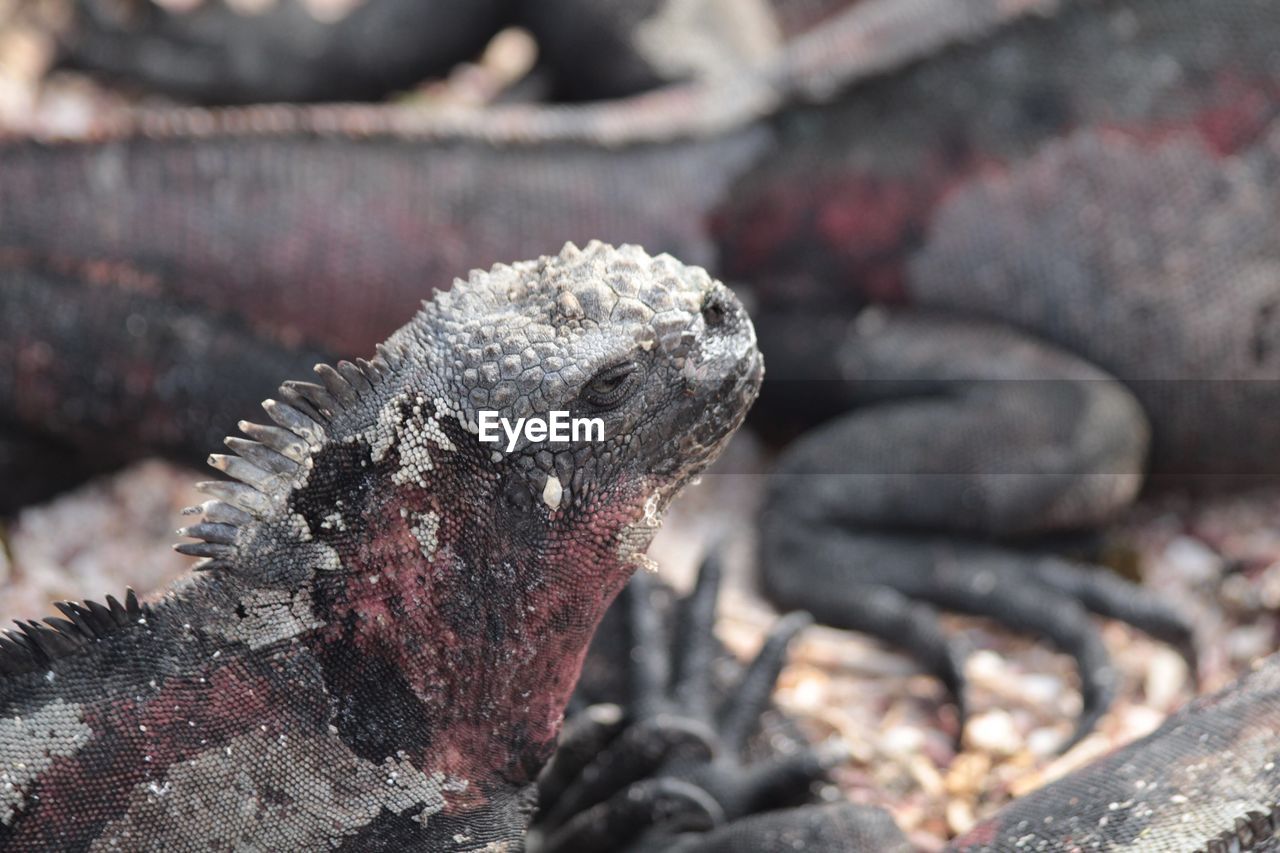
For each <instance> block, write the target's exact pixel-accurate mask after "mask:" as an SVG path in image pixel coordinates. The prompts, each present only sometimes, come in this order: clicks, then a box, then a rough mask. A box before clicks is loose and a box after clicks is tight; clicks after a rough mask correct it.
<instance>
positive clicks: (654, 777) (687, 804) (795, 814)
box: [530, 557, 900, 853]
mask: <svg viewBox="0 0 1280 853" xmlns="http://www.w3.org/2000/svg"><path fill="white" fill-rule="evenodd" d="M719 585H720V567H719V562H718V560H717V559H716V558H715V557H712V558H709V559H708V560H707V561H706V562H705V563H704V564H703V566H702V568H701V571H700V573H699V576H698V581H697V585H696V586H695V588H694V590H693V592H692V593H691V594H690V595H689V596H688V597H687V598H685V599H684V600H682V601H680V602H679V603H678V605H677V606H676V608H675V610H676V615H675V625H674V629H673V631H672V632H671V633H670V634H668V632H667V631H666V630H665V627H664V624H663V621H664V620H663V617H662V614H661V612H660V610H659V608H658V607H657V606H656V604H655V599H657V598H659V597H660V596H661V593H662V590H661V589H655V587H656V586H657V585H656V584H655V583H654V581H653V579H652V577H650V576H647V575H639V576H637V577H635V578H633V579H632V582H631V584H630V586H628V587H627V589H626V591H625V592H624V593H623V596H622V598H621V599H620V600H619V603H618V605H616V606H617V607H620V608H622V610H621V611H617V612H616V613H615V615H618V614H621V615H622V617H623V621H624V622H625V623H626V634H627V639H626V641H625V643H624V646H625V653H623V654H621V655H618V656H617V657H616V658H615V660H621V661H625V665H626V682H627V683H626V684H625V685H623V687H624V692H625V694H626V695H625V698H624V700H623V701H624V705H623V707H619V705H614V704H595V705H591V706H589V707H587V708H585V709H583V710H581V711H579V712H578V713H577V714H575V715H574V716H573V717H572V718H571V719H570V721H569V722H568V723H567V724H566V726H565V730H564V733H563V735H562V737H561V741H560V746H559V749H558V751H557V752H556V755H555V758H554V759H553V760H552V762H551V763H550V764H549V765H548V766H547V769H546V770H545V771H544V773H543V775H542V777H541V779H540V780H539V802H540V808H541V816H540V817H539V818H538V819H537V821H536V822H535V828H534V832H533V836H532V838H533V840H532V841H531V843H530V849H531V850H535V851H539V853H563V851H595V850H601V851H604V850H610V851H612V850H627V851H631V853H639V851H650V850H680V851H689V853H693V851H708V853H710V851H718V850H750V849H752V847H751V846H750V845H747V846H743V845H742V839H743V838H755V837H757V833H765V834H766V835H768V834H769V833H773V834H776V835H779V836H781V835H783V834H786V835H788V837H790V836H791V835H794V834H795V833H797V832H799V833H800V834H801V835H802V836H804V837H805V838H810V836H812V843H813V844H814V845H818V846H809V847H805V848H804V849H806V850H815V851H826V850H831V851H835V850H841V851H845V850H849V849H851V848H850V847H849V839H850V837H853V836H851V835H850V831H852V830H853V829H854V828H855V827H857V826H864V827H865V828H864V829H863V830H861V831H862V832H863V833H864V835H865V836H866V837H868V838H874V839H877V840H878V841H879V843H880V844H881V846H874V845H872V846H868V847H867V848H866V849H885V848H884V847H883V844H884V843H890V844H892V843H897V842H898V840H899V839H900V836H898V835H897V830H896V828H895V827H894V826H893V823H892V820H891V819H889V817H888V816H887V815H886V814H884V813H883V812H881V811H879V810H877V809H867V808H865V807H858V806H853V805H851V804H840V805H832V806H820V807H808V808H789V807H792V806H797V805H799V804H802V803H805V802H806V801H808V800H809V799H811V797H812V786H813V784H814V783H815V782H816V781H818V780H819V779H821V778H822V777H823V776H824V775H825V773H826V770H827V769H828V768H829V767H830V766H831V765H832V764H833V763H834V761H835V760H838V758H839V754H840V751H839V750H837V749H830V748H818V749H814V748H811V747H809V746H807V745H804V744H803V743H800V742H799V741H793V742H792V744H791V747H792V748H791V749H790V750H789V751H787V752H786V753H785V754H775V755H773V756H770V757H767V758H763V759H757V758H756V757H755V755H756V753H758V752H759V750H758V749H754V748H753V746H752V743H751V739H752V736H753V735H754V734H755V733H756V730H757V726H758V724H759V722H760V718H761V715H762V714H764V713H765V712H766V711H767V710H768V708H769V705H770V699H771V696H772V693H773V688H774V684H775V682H776V680H777V677H778V673H779V671H780V670H781V668H782V666H783V663H784V662H785V657H786V651H787V647H788V645H789V644H790V642H791V639H792V638H793V637H794V636H795V635H796V633H797V632H798V631H799V630H800V629H801V628H803V627H805V626H806V625H808V624H809V622H810V619H809V617H808V616H807V615H805V614H802V613H792V614H790V615H788V616H785V617H783V618H782V619H781V620H779V621H778V623H777V625H775V626H774V628H773V630H772V631H771V632H770V634H769V636H768V638H767V639H766V640H765V643H764V646H763V647H762V648H761V650H760V652H759V654H758V655H757V656H756V658H755V660H754V661H752V662H751V663H750V664H749V665H748V666H747V668H746V669H745V670H744V671H743V672H742V673H741V674H740V675H739V676H738V677H737V678H736V679H735V680H734V681H733V683H732V684H731V685H729V686H728V689H727V690H721V689H720V688H719V686H718V685H717V683H716V682H717V679H716V678H715V672H714V671H715V670H716V668H717V664H721V663H724V661H723V660H722V650H721V648H720V646H719V644H718V643H717V641H716V639H715V636H714V634H713V633H712V627H713V625H714V621H715V606H716V598H717V595H718V591H719ZM614 651H615V652H616V651H617V650H614ZM624 708H625V710H624ZM835 827H839V828H840V831H839V832H837V831H835V829H834V828H835ZM744 833H746V834H745V835H744ZM760 837H764V836H760ZM823 838H829V846H821V845H820V844H819V842H820V841H821V839H823ZM831 845H833V846H831ZM775 846H776V845H775ZM758 849H760V850H766V849H774V848H773V847H767V846H766V847H759V848H758ZM852 849H856V848H852Z"/></svg>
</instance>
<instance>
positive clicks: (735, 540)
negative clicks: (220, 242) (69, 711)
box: [0, 435, 1280, 849]
mask: <svg viewBox="0 0 1280 853" xmlns="http://www.w3.org/2000/svg"><path fill="white" fill-rule="evenodd" d="M764 464H765V460H764V459H763V458H762V454H761V453H760V451H759V450H758V449H757V448H756V447H755V445H754V442H753V440H752V438H751V437H750V436H749V435H745V436H742V437H741V438H740V439H737V440H735V441H734V443H733V444H732V445H731V446H730V448H729V451H728V453H727V454H726V457H725V458H724V459H722V460H721V462H720V463H718V464H717V465H716V466H714V467H713V468H712V469H711V470H710V471H709V472H708V473H707V474H706V475H704V477H703V478H702V481H701V482H700V483H699V484H697V485H695V486H694V487H692V488H691V489H690V490H689V491H688V492H687V493H686V494H685V495H684V496H682V497H681V499H680V500H679V501H678V502H677V504H676V505H675V506H674V507H673V508H672V512H671V514H670V516H669V518H668V519H667V522H666V524H665V525H664V528H663V530H662V531H661V532H660V534H659V536H658V538H657V540H656V541H655V543H654V545H653V548H652V549H651V552H650V553H651V555H652V556H653V557H654V558H655V560H656V562H657V564H658V566H659V572H660V573H661V574H662V576H663V577H665V578H667V579H668V580H670V581H671V582H672V583H673V584H675V585H676V586H677V587H680V588H687V587H688V586H689V584H690V583H691V581H692V577H693V573H694V570H695V568H696V565H697V562H698V559H699V556H700V555H701V554H702V553H703V552H704V551H705V550H706V548H707V547H708V545H709V543H711V542H715V541H720V542H724V543H725V547H726V548H727V553H728V556H729V558H730V559H729V568H730V574H729V578H728V582H727V584H726V590H725V594H724V597H723V599H722V601H721V605H720V609H721V616H720V625H719V629H718V630H719V632H720V635H721V637H722V639H723V640H724V641H725V642H726V644H727V645H728V646H729V648H731V649H732V650H733V651H734V652H735V653H736V654H738V655H740V656H742V657H744V658H745V657H748V656H749V655H751V654H752V653H754V651H755V650H756V648H758V646H759V644H760V642H761V639H762V637H763V633H764V631H765V630H767V628H768V626H769V625H770V623H771V622H772V620H773V619H774V618H776V612H775V611H774V610H773V609H772V608H771V607H770V606H769V605H768V604H767V603H766V602H764V601H763V600H762V599H761V598H760V597H759V595H758V594H757V593H756V592H755V590H754V588H753V582H752V568H753V567H752V553H753V549H754V544H755V542H754V530H753V528H752V524H751V519H752V518H753V514H754V510H755V508H756V506H757V505H758V501H759V499H760V494H761V487H762V485H763V482H764V477H763V474H762V473H761V472H762V471H763V469H764ZM199 477H200V475H199V474H198V473H197V472H193V471H188V470H185V469H182V468H177V467H174V466H172V465H168V464H166V463H162V462H155V461H149V462H143V463H139V464H137V465H135V466H133V467H131V468H129V469H127V470H125V471H122V472H120V473H119V474H117V475H114V476H111V477H106V478H103V479H101V480H98V481H96V482H94V483H91V484H87V485H86V486H84V487H83V488H81V489H79V490H77V491H76V492H73V493H70V494H67V495H65V496H63V497H61V498H60V499H58V500H56V501H53V502H52V503H50V504H47V505H45V506H40V507H34V508H30V509H28V510H26V511H24V512H23V513H22V514H21V515H20V516H19V517H18V518H17V519H16V520H15V521H14V523H13V524H12V525H11V526H10V528H9V530H8V531H7V534H8V535H7V545H8V553H7V556H6V557H5V558H4V560H3V562H0V620H3V621H5V622H7V621H8V620H9V619H12V618H16V617H34V616H39V615H47V614H49V613H50V612H51V609H50V607H49V602H50V601H52V600H56V599H64V598H70V599H78V598H83V597H86V596H88V597H96V598H101V597H102V596H103V595H105V594H107V593H115V594H117V595H118V594H119V593H120V592H121V591H122V590H123V589H124V588H125V586H133V587H134V588H135V589H137V590H138V591H139V592H140V593H145V592H148V591H151V590H154V589H156V588H158V587H159V586H162V585H163V584H164V583H165V582H166V581H168V580H169V579H171V578H173V577H175V576H177V575H179V574H181V573H182V572H183V571H185V569H186V566H187V565H188V564H189V560H188V559H187V558H184V557H182V556H180V555H177V554H174V553H173V552H172V550H171V548H170V545H171V544H172V542H174V541H175V536H174V534H173V531H174V529H175V528H176V527H178V526H179V525H180V524H181V523H182V519H181V518H180V516H179V513H180V510H181V508H182V507H184V506H187V505H189V504H192V503H196V502H198V501H199V499H200V495H199V493H198V492H196V491H194V490H193V489H192V487H191V484H192V483H193V482H194V481H195V480H196V479H198V478H199ZM1114 541H1115V543H1116V545H1117V550H1119V551H1120V552H1121V553H1125V554H1126V555H1127V559H1126V562H1128V563H1129V564H1130V565H1131V566H1137V567H1138V568H1139V570H1140V573H1141V576H1142V578H1143V582H1144V583H1145V584H1146V585H1147V586H1149V587H1150V588H1151V589H1153V590H1156V591H1159V592H1160V593H1161V594H1163V595H1166V596H1169V597H1170V598H1172V599H1174V600H1176V601H1178V602H1179V603H1180V604H1181V605H1182V606H1184V607H1186V608H1187V610H1188V611H1189V612H1191V613H1192V614H1194V616H1195V618H1196V623H1197V628H1198V630H1199V633H1200V643H1201V648H1202V650H1203V651H1202V654H1203V661H1202V672H1201V675H1202V681H1203V688H1204V689H1205V690H1212V689H1215V688H1217V687H1220V686H1222V685H1223V684H1225V683H1227V682H1228V681H1230V679H1231V678H1232V677H1233V676H1234V675H1235V674H1237V673H1239V672H1241V671H1242V670H1243V669H1244V668H1245V667H1246V666H1247V665H1248V664H1249V662H1250V661H1252V660H1254V659H1256V658H1257V657H1259V656H1261V655H1263V654H1266V653H1267V652H1269V651H1271V650H1272V649H1274V648H1275V647H1276V645H1277V638H1278V632H1280V620H1277V618H1276V615H1275V614H1276V608H1277V606H1278V605H1280V491H1268V492H1258V493H1254V494H1250V495H1244V496H1236V497H1230V498H1220V499H1214V500H1201V501H1196V502H1191V501H1187V500H1182V499H1177V498H1164V499H1160V500H1155V501H1149V502H1147V503H1145V504H1143V505H1142V506H1140V507H1139V508H1138V509H1136V510H1134V511H1133V512H1132V513H1131V514H1130V516H1129V517H1128V518H1126V519H1125V520H1124V521H1123V522H1122V523H1121V524H1120V525H1119V526H1118V528H1117V530H1116V532H1115V536H1114ZM1098 624H1099V628H1100V629H1101V630H1102V631H1103V636H1104V638H1105V641H1106V644H1107V646H1108V648H1109V649H1110V651H1111V653H1112V655H1113V656H1114V658H1115V661H1116V664H1117V665H1118V667H1119V669H1120V671H1121V673H1122V675H1123V688H1122V696H1121V699H1120V701H1118V702H1117V704H1116V706H1115V708H1114V709H1113V711H1112V713H1110V714H1109V715H1108V716H1107V717H1106V718H1105V719H1104V721H1103V723H1102V725H1101V727H1100V728H1099V730H1098V731H1097V732H1096V733H1095V734H1094V735H1092V736H1090V737H1089V738H1087V739H1085V740H1084V741H1083V742H1082V743H1080V744H1079V745H1078V746H1077V747H1076V748H1074V749H1072V750H1071V751H1070V752H1069V753H1067V754H1066V755H1063V756H1058V755H1057V754H1056V750H1057V747H1058V744H1059V743H1061V741H1062V739H1063V738H1064V737H1065V736H1066V734H1067V733H1068V732H1069V730H1070V727H1071V725H1070V720H1071V719H1072V716H1073V715H1074V714H1075V713H1076V712H1077V711H1078V710H1079V697H1078V694H1077V693H1076V690H1075V684H1076V680H1075V674H1074V671H1073V669H1072V666H1071V662H1070V661H1069V660H1068V659H1066V658H1065V657H1063V656H1062V655H1059V654H1056V653H1054V652H1053V651H1052V650H1051V649H1050V648H1048V647H1046V646H1044V645H1043V644H1040V643H1038V642H1035V641H1034V640H1032V639H1030V638H1027V637H1023V636H1017V635H1013V634H1010V633H1008V632H1006V631H1003V630H1001V629H999V628H998V627H996V626H994V625H992V624H990V623H988V622H986V621H983V620H979V619H970V618H964V617H958V616H956V617H948V625H949V627H950V629H951V630H952V631H953V632H954V633H955V634H956V635H957V636H958V637H961V638H962V639H963V640H964V641H965V642H967V643H968V644H969V646H970V647H971V648H972V649H973V652H972V654H971V656H970V658H969V661H968V666H967V673H968V676H969V678H970V681H971V688H970V703H971V706H972V709H973V712H972V713H973V716H972V720H971V722H970V725H969V727H968V729H967V732H966V742H965V745H964V748H963V749H962V750H961V751H959V752H956V751H955V749H954V747H953V745H952V741H953V737H954V732H955V726H956V719H955V714H954V711H953V709H952V707H951V706H950V705H948V704H946V702H945V701H944V696H943V693H942V690H941V688H940V687H939V685H938V684H937V683H936V682H934V681H933V680H932V679H930V678H928V677H927V676H924V675H922V674H920V672H919V671H918V670H917V668H916V667H915V666H914V665H913V664H912V662H911V661H909V660H908V659H906V658H904V657H902V656H900V655H898V654H896V653H894V652H893V651H891V650H890V649H888V648H887V647H885V646H882V645H881V644H879V643H877V642H875V641H872V640H869V639H867V638H864V637H860V636H858V635H855V634H852V633H848V632H844V631H838V630H835V629H831V628H825V627H814V628H811V629H808V630H807V631H805V632H804V633H803V634H802V635H801V637H800V639H799V640H798V642H797V643H796V646H795V648H794V653H793V655H792V662H791V664H790V666H789V667H788V668H787V670H786V671H785V673H784V674H783V677H782V680H781V686H780V689H779V690H778V693H777V697H776V698H777V701H778V703H779V705H780V706H781V707H782V708H783V709H785V710H786V711H788V712H790V713H791V714H793V715H794V716H796V717H797V718H798V719H800V720H801V723H802V725H803V726H804V728H805V730H806V731H807V733H808V734H809V735H810V736H811V737H813V738H814V739H815V740H823V739H826V738H832V737H838V738H840V739H842V740H843V741H844V742H845V743H846V744H847V745H848V748H849V751H850V758H849V760H848V761H847V762H846V763H845V764H844V765H843V766H841V767H840V768H838V770H837V772H836V774H835V778H836V781H837V782H838V784H839V786H840V788H841V789H843V791H844V792H845V794H846V795H847V796H849V797H850V798H852V799H854V800H857V801H859V802H867V803H874V804H878V805H881V806H883V807H885V808H887V809H889V810H890V811H891V812H892V813H893V814H894V816H895V817H896V819H897V820H898V823H899V825H900V826H902V827H903V829H904V830H906V831H908V832H909V833H910V834H911V835H912V838H913V840H914V841H916V842H917V843H918V844H920V845H921V846H922V847H923V848H925V849H930V848H937V847H939V846H940V845H941V843H942V841H943V839H945V838H947V837H949V836H951V835H953V834H955V833H958V832H962V831H964V830H965V829H967V828H968V827H969V826H970V825H972V823H973V822H974V821H975V820H977V819H980V818H982V817H983V816H985V815H988V814H990V813H991V812H993V811H994V810H995V809H996V808H998V807H999V806H1000V805H1001V804H1003V803H1005V802H1007V801H1008V800H1009V799H1010V798H1013V797H1016V796H1020V795H1021V794H1024V793H1026V792H1028V791H1030V790H1033V789H1034V788H1036V787H1038V786H1039V785H1041V784H1044V783H1045V782H1046V781H1049V780H1052V779H1054V778H1056V777H1058V776H1060V775H1062V774H1063V773H1065V772H1067V771H1069V770H1071V769H1073V768H1075V767H1078V766H1080V765H1082V764H1084V763H1086V762H1087V761H1088V760H1090V759H1091V758H1093V757H1096V756H1097V755H1100V754H1102V753H1104V752H1106V751H1108V750H1109V749H1111V748H1113V747H1114V746H1115V745H1118V744H1120V743H1123V742H1127V741H1129V740H1131V739H1133V738H1136V737H1139V736H1141V735H1143V734H1145V733H1147V732H1148V731H1150V730H1151V729H1153V728H1154V727H1155V726H1157V725H1158V724H1159V723H1160V721H1161V720H1162V719H1163V718H1164V716H1165V715H1166V714H1167V713H1168V712H1169V711H1171V710H1173V709H1174V708H1176V707H1178V706H1179V705H1181V704H1182V703H1183V702H1185V701H1186V700H1187V699H1188V698H1189V697H1190V696H1191V695H1192V687H1191V685H1190V683H1189V681H1188V679H1187V672H1186V668H1185V666H1184V665H1183V664H1182V661H1181V660H1180V659H1179V658H1178V656H1177V655H1176V654H1175V653H1174V652H1172V651H1171V650H1169V649H1168V648H1165V647H1163V646H1161V645H1160V644H1158V643H1156V642H1154V641H1151V640H1149V639H1148V638H1146V637H1145V636H1143V635H1141V634H1139V633H1137V632H1135V631H1132V630H1130V629H1128V628H1126V627H1124V626H1122V625H1120V624H1117V623H1112V622H1107V621H1104V620H1099V623H1098Z"/></svg>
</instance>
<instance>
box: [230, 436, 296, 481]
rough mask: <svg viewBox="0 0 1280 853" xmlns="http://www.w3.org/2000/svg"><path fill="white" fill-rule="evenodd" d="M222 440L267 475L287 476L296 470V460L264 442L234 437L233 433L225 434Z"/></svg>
mask: <svg viewBox="0 0 1280 853" xmlns="http://www.w3.org/2000/svg"><path fill="white" fill-rule="evenodd" d="M223 441H224V443H225V444H226V445H227V447H228V448H230V449H231V450H232V451H234V452H235V453H236V455H238V456H240V457H241V458H243V459H245V460H247V461H248V462H250V463H251V464H253V465H255V466H257V467H258V468H259V469H261V470H262V471H264V472H265V473H267V474H269V475H270V474H284V475H286V476H289V475H293V474H296V473H297V471H298V463H297V462H296V461H294V460H292V459H289V458H288V457H286V456H284V455H283V454H281V453H278V452H276V451H275V450H274V449H272V448H270V447H267V446H266V445H264V444H260V443H258V442H256V441H250V440H248V439H245V438H236V437H235V436H234V435H229V436H227V437H226V438H225V439H223Z"/></svg>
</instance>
